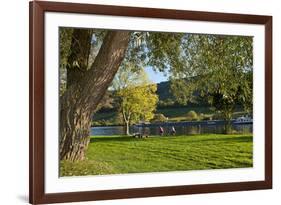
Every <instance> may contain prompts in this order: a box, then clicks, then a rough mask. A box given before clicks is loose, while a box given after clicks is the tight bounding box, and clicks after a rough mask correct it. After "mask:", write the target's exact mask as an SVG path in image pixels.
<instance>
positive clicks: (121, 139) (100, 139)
mask: <svg viewBox="0 0 281 205" xmlns="http://www.w3.org/2000/svg"><path fill="white" fill-rule="evenodd" d="M136 140H141V139H135V138H133V137H130V136H122V137H97V138H95V137H92V138H91V139H90V143H93V142H112V141H114V142H128V141H136Z"/></svg>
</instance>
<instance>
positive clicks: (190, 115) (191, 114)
mask: <svg viewBox="0 0 281 205" xmlns="http://www.w3.org/2000/svg"><path fill="white" fill-rule="evenodd" d="M186 119H187V120H189V121H196V120H198V119H199V118H198V115H197V113H196V112H195V111H194V110H190V111H189V112H188V113H187V115H186Z"/></svg>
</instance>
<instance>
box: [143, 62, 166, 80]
mask: <svg viewBox="0 0 281 205" xmlns="http://www.w3.org/2000/svg"><path fill="white" fill-rule="evenodd" d="M145 71H146V73H147V74H148V77H149V79H150V80H151V81H152V82H153V83H160V82H163V81H168V78H169V76H168V75H167V76H165V75H164V74H163V73H162V72H158V71H154V70H153V69H152V67H149V66H148V67H146V68H145Z"/></svg>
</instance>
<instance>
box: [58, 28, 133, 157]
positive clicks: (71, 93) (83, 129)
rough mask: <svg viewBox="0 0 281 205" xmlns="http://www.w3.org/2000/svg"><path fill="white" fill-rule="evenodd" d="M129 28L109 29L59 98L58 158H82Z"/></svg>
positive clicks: (127, 38) (117, 66)
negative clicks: (89, 62) (91, 58)
mask: <svg viewBox="0 0 281 205" xmlns="http://www.w3.org/2000/svg"><path fill="white" fill-rule="evenodd" d="M129 38H130V32H127V31H109V32H108V33H107V34H106V36H105V39H104V41H103V44H102V46H101V48H100V50H99V53H98V55H97V56H96V59H95V61H94V63H93V64H92V65H91V67H90V69H89V70H87V71H86V72H84V74H83V75H81V76H80V75H79V78H77V77H75V78H74V79H75V80H73V81H71V84H70V86H68V88H67V90H66V91H65V93H64V94H63V96H62V97H61V99H60V159H61V160H70V161H77V160H83V159H85V151H86V149H87V147H88V144H89V141H90V138H89V135H90V126H91V118H92V113H93V112H94V110H95V109H96V107H97V105H98V104H99V102H100V100H101V99H102V97H103V96H104V94H105V92H106V90H107V88H108V86H109V85H110V83H111V81H112V80H113V78H114V76H115V73H116V72H117V70H118V68H119V66H120V64H121V62H122V60H123V59H124V57H125V53H126V50H127V47H128V43H129Z"/></svg>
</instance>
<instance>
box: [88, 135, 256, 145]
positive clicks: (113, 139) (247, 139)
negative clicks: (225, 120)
mask: <svg viewBox="0 0 281 205" xmlns="http://www.w3.org/2000/svg"><path fill="white" fill-rule="evenodd" d="M191 136H192V137H194V136H196V135H187V136H185V137H187V138H188V137H191ZM199 136H200V135H198V137H199ZM178 137H182V136H178ZM146 139H147V138H143V139H138V138H133V137H131V136H120V137H116V136H114V137H111V136H108V137H96V138H95V137H92V138H91V139H90V143H94V142H130V141H142V140H146ZM148 139H165V140H168V139H171V140H172V139H177V136H172V137H167V136H165V137H160V136H159V137H150V138H148ZM199 141H200V142H227V143H229V142H252V141H253V137H252V136H251V135H246V136H239V137H238V136H233V137H231V135H229V136H227V137H224V136H221V137H216V138H212V139H210V138H207V139H204V138H202V137H200V139H198V140H197V139H196V138H194V140H189V141H187V142H186V143H198V142H199Z"/></svg>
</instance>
